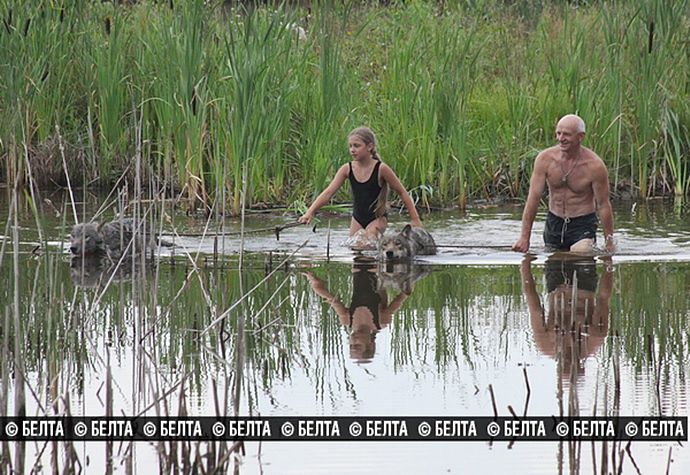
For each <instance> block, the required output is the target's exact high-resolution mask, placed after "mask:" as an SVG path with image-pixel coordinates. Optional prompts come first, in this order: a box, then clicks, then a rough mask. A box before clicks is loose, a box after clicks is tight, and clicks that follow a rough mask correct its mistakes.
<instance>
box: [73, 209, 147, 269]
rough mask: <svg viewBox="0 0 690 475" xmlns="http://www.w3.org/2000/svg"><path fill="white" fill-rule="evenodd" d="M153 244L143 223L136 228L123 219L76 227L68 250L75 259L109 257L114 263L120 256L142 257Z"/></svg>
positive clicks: (130, 221)
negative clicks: (78, 257) (140, 255)
mask: <svg viewBox="0 0 690 475" xmlns="http://www.w3.org/2000/svg"><path fill="white" fill-rule="evenodd" d="M155 244H156V240H155V236H154V235H153V233H152V232H151V229H150V228H149V226H148V225H146V223H143V222H141V223H140V225H138V224H137V222H136V221H135V220H134V219H131V218H125V219H118V220H115V221H110V222H107V223H95V222H94V223H83V224H77V225H76V226H74V227H73V228H72V232H70V246H69V250H70V252H71V253H72V254H74V255H75V256H82V257H83V256H108V257H109V258H110V259H111V260H113V261H115V260H119V259H120V258H121V257H122V256H123V255H132V254H142V253H143V254H144V255H145V254H146V253H147V252H148V251H150V250H152V249H154V248H155Z"/></svg>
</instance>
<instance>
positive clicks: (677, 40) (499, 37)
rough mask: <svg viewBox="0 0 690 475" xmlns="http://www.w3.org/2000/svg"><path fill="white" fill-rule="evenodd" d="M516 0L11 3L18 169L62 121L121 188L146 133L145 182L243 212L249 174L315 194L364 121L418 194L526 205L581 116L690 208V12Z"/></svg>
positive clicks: (621, 157)
mask: <svg viewBox="0 0 690 475" xmlns="http://www.w3.org/2000/svg"><path fill="white" fill-rule="evenodd" d="M518 3H519V4H515V5H512V6H506V5H505V4H504V2H499V1H497V0H489V1H484V2H460V3H454V2H444V3H443V4H441V5H439V3H438V2H431V1H420V0H418V1H412V2H405V3H402V2H401V3H395V2H393V3H392V4H391V5H389V6H386V7H383V6H376V5H375V4H370V3H368V2H344V3H342V2H337V4H333V2H315V3H314V4H313V5H312V9H311V11H310V13H309V14H307V11H306V10H304V9H302V8H301V7H299V6H291V7H289V8H288V7H285V6H269V5H266V6H261V7H258V8H255V9H251V10H250V11H245V9H244V8H243V7H242V6H237V7H235V8H230V7H228V6H225V5H224V2H221V1H215V2H213V1H212V2H201V1H191V2H154V1H145V0H144V1H140V2H135V3H134V4H133V5H129V6H123V5H119V6H118V5H113V4H110V3H100V2H86V1H84V0H62V1H57V2H51V3H46V2H40V1H38V0H33V1H28V2H23V3H20V4H17V2H11V1H9V0H0V20H1V22H0V23H1V24H0V32H1V34H0V51H1V52H2V53H0V79H1V81H0V106H1V107H2V110H3V111H4V112H5V117H6V120H4V121H3V123H2V124H0V157H2V159H3V161H4V163H5V166H4V167H3V170H2V178H3V179H4V180H5V181H6V182H8V183H11V182H12V180H13V177H14V176H16V175H19V176H22V177H24V176H25V175H26V173H27V170H26V167H25V166H24V160H23V155H24V153H25V150H26V151H28V153H29V156H30V160H33V161H35V162H37V163H38V162H40V161H41V160H42V158H43V157H44V156H45V153H41V150H51V148H50V146H49V145H50V144H51V143H52V142H51V141H54V140H55V136H56V133H57V132H56V131H57V130H58V129H59V131H60V134H61V135H62V136H63V137H64V139H65V140H66V142H67V144H69V150H70V153H68V154H67V159H68V161H69V162H70V163H68V168H69V169H74V168H76V169H78V170H80V171H81V176H79V177H74V178H75V180H77V181H78V182H85V183H87V184H89V185H90V186H102V187H108V186H110V185H112V184H113V183H114V182H115V180H116V179H117V178H118V177H120V175H121V174H122V172H123V171H124V170H125V169H126V168H127V166H128V165H130V163H131V162H132V160H131V157H132V156H133V154H134V153H135V142H136V137H137V133H139V132H138V131H137V130H136V129H137V127H138V126H139V127H140V133H141V143H142V144H144V147H143V152H144V154H145V156H144V157H143V161H142V170H140V172H141V174H142V179H143V182H144V183H147V182H149V180H161V181H165V182H166V183H168V184H169V185H170V187H171V189H172V190H173V192H174V193H175V194H176V195H179V196H181V197H183V198H184V199H185V200H186V202H187V203H188V206H189V207H190V208H199V207H210V206H213V207H214V209H223V210H226V209H227V210H230V211H231V212H234V213H237V212H239V209H240V191H241V189H242V169H243V166H244V165H245V164H247V165H248V167H249V168H248V183H247V192H248V196H247V202H248V204H249V205H250V206H254V205H257V204H259V203H264V204H271V205H286V204H290V203H293V202H295V201H309V200H311V199H312V198H313V197H314V196H315V195H316V194H317V193H318V192H319V191H320V190H321V189H322V188H323V187H324V186H325V185H326V184H327V183H328V181H329V180H330V178H331V177H332V176H333V173H334V172H335V170H336V169H337V167H338V166H339V165H340V164H342V163H344V162H345V161H347V159H348V156H347V148H346V135H347V133H348V132H349V130H351V129H352V128H354V127H356V126H358V125H363V124H365V125H369V126H371V127H372V128H373V129H374V131H375V132H376V133H377V135H378V138H379V140H380V145H379V150H380V152H381V156H382V157H383V159H384V160H385V161H387V162H388V163H390V164H391V166H392V167H393V169H394V170H395V171H396V172H397V173H398V175H399V176H400V178H401V180H402V181H403V183H404V184H405V185H406V187H408V188H415V187H424V188H423V189H429V190H433V193H431V194H429V197H428V198H430V199H431V200H432V202H433V204H441V205H458V206H461V207H462V206H464V205H465V204H466V203H468V202H470V201H471V200H473V199H478V198H499V197H503V198H505V197H522V196H524V195H525V193H526V188H527V186H528V177H529V174H530V171H531V167H532V161H533V158H534V156H535V155H536V153H537V151H538V150H539V149H541V148H543V147H546V146H548V145H550V144H551V143H552V142H553V139H552V137H553V129H554V125H555V123H556V121H557V119H558V118H559V117H560V116H562V115H564V114H566V113H578V114H580V115H581V116H583V118H584V119H585V121H586V123H587V127H588V137H587V139H586V144H587V145H588V146H590V147H591V148H592V149H594V150H595V151H596V152H597V153H598V154H599V155H600V156H601V157H602V158H603V159H604V161H605V162H606V163H607V165H608V166H609V169H610V175H611V181H612V184H613V185H614V186H615V185H617V184H619V183H620V182H626V183H629V184H630V185H632V186H634V187H636V188H638V189H639V190H640V193H641V195H642V196H645V197H649V196H659V195H675V196H678V197H680V198H681V199H682V198H684V197H686V196H687V193H688V186H687V182H688V173H689V171H688V169H687V167H686V166H684V162H685V161H686V160H687V151H688V148H689V146H690V143H689V140H690V137H689V136H688V134H687V130H688V121H690V114H688V111H687V105H686V104H687V103H688V99H689V97H688V96H689V95H690V77H689V75H688V73H687V71H688V70H690V50H689V47H688V42H687V38H686V36H687V35H686V34H685V32H686V31H687V29H688V27H689V25H690V15H689V4H688V2H687V1H686V0H683V1H676V2H668V1H664V0H645V1H643V2H639V3H635V2H591V3H589V4H587V5H583V4H581V5H579V6H577V7H574V6H571V5H569V4H564V3H563V2H555V1H553V2H551V1H544V2H518ZM298 27H299V28H301V29H302V30H303V32H304V33H305V34H306V38H304V37H302V36H301V34H300V31H301V30H298ZM84 164H89V166H84ZM33 168H34V171H35V174H36V175H40V174H43V175H46V176H34V179H35V180H36V181H37V182H39V183H49V182H50V181H51V180H52V181H56V182H60V181H61V179H60V174H61V173H63V172H62V167H61V166H59V167H52V168H51V167H43V168H41V167H39V166H35V167H33ZM133 175H134V174H133V173H130V174H129V176H133ZM347 199H348V196H347V190H343V191H342V192H341V193H340V194H339V195H338V196H337V197H336V200H337V201H345V200H347Z"/></svg>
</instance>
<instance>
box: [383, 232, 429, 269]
mask: <svg viewBox="0 0 690 475" xmlns="http://www.w3.org/2000/svg"><path fill="white" fill-rule="evenodd" d="M433 254H436V243H435V242H434V238H433V237H431V234H429V231H427V230H426V229H424V228H417V227H415V228H413V227H412V226H410V225H409V224H408V225H406V226H405V227H404V228H403V230H402V231H400V233H398V234H396V235H393V236H391V235H388V236H384V237H383V238H381V241H380V242H379V260H381V261H384V260H405V259H413V258H414V257H415V256H429V255H433Z"/></svg>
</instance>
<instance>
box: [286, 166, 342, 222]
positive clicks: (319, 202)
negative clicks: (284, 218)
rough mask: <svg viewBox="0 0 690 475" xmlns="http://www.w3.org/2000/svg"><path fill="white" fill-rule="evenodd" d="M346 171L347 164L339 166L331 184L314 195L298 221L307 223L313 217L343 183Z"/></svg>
mask: <svg viewBox="0 0 690 475" xmlns="http://www.w3.org/2000/svg"><path fill="white" fill-rule="evenodd" d="M348 172H349V170H348V165H347V164H345V165H343V166H342V167H340V168H339V169H338V171H337V172H336V173H335V177H333V180H332V181H331V184H330V185H328V186H327V187H326V189H325V190H323V191H322V192H321V194H320V195H319V196H317V197H316V199H315V200H314V202H313V203H312V204H311V206H310V207H309V209H308V210H307V212H306V213H304V214H303V215H302V216H300V218H299V219H298V220H297V221H299V222H300V223H304V224H309V223H310V222H311V220H312V219H314V215H315V214H316V212H317V211H318V210H319V209H320V208H321V207H322V206H323V205H325V204H327V203H328V202H329V201H330V200H331V198H332V197H333V195H334V194H335V192H336V191H338V189H339V188H340V187H341V186H342V185H343V183H344V182H345V180H346V179H347V175H348Z"/></svg>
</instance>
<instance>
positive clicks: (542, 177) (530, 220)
mask: <svg viewBox="0 0 690 475" xmlns="http://www.w3.org/2000/svg"><path fill="white" fill-rule="evenodd" d="M547 166H548V162H547V157H546V155H545V154H544V152H542V153H540V154H539V155H537V158H536V159H535V160H534V170H533V171H532V178H531V179H530V182H529V193H528V194H527V201H526V202H525V209H524V210H523V212H522V231H521V232H520V237H519V238H518V240H517V241H515V244H513V251H517V252H527V251H529V241H530V237H531V235H532V225H533V224H534V218H536V216H537V210H538V209H539V200H540V199H541V195H542V193H544V188H545V187H546V168H547Z"/></svg>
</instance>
